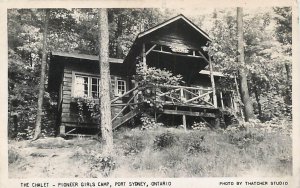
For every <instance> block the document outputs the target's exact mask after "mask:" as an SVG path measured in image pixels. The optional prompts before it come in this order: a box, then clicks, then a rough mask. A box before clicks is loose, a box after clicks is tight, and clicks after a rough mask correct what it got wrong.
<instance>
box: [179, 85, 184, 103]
mask: <svg viewBox="0 0 300 188" xmlns="http://www.w3.org/2000/svg"><path fill="white" fill-rule="evenodd" d="M180 100H181V102H184V94H183V88H180Z"/></svg>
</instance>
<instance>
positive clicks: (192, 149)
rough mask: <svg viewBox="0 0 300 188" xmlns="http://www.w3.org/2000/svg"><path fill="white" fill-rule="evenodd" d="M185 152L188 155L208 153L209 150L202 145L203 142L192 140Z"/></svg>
mask: <svg viewBox="0 0 300 188" xmlns="http://www.w3.org/2000/svg"><path fill="white" fill-rule="evenodd" d="M187 152H188V153H190V154H196V153H208V152H210V149H209V148H208V147H206V146H205V145H204V144H203V140H193V141H192V142H190V143H189V144H188V147H187Z"/></svg>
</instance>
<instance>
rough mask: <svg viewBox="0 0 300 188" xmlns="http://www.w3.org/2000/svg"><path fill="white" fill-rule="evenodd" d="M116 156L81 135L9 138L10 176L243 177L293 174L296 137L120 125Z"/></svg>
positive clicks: (240, 130) (255, 130)
mask: <svg viewBox="0 0 300 188" xmlns="http://www.w3.org/2000/svg"><path fill="white" fill-rule="evenodd" d="M114 145H115V149H114V151H115V155H114V156H113V157H112V158H111V157H106V156H102V155H101V153H102V152H101V143H100V142H98V141H96V140H91V139H86V138H85V139H83V138H75V139H72V140H64V139H62V138H46V139H40V140H37V141H35V142H32V143H30V142H28V141H19V142H17V141H10V142H9V177H11V178H30V177H31V178H33V177H40V178H42V177H57V178H58V177H60V178H61V177H66V178H68V177H82V178H85V177H86V178H90V177H103V176H109V177H228V176H230V177H236V176H237V177H242V176H259V177H261V176H271V177H274V176H288V175H291V173H292V139H291V136H290V135H289V134H288V133H286V132H285V131H282V130H281V131H278V130H275V131H272V130H271V131H270V130H268V129H266V128H263V129H260V128H243V127H242V128H231V129H228V130H226V131H224V130H217V131H211V130H191V131H187V132H185V131H184V130H182V129H175V128H156V129H153V130H143V131H142V130H139V129H133V130H125V129H124V130H119V131H117V132H115V133H114Z"/></svg>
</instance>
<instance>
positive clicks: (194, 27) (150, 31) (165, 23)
mask: <svg viewBox="0 0 300 188" xmlns="http://www.w3.org/2000/svg"><path fill="white" fill-rule="evenodd" d="M179 19H182V20H184V21H185V22H186V23H187V24H188V25H190V26H191V27H192V28H193V29H195V30H196V31H197V32H199V33H200V34H201V35H203V36H204V37H205V38H206V39H207V40H209V41H211V38H210V37H209V36H208V34H207V33H205V32H204V31H203V30H202V29H200V28H199V27H198V26H197V25H195V24H194V23H193V22H192V21H190V20H189V19H188V18H186V17H185V16H184V15H182V14H179V15H178V16H175V17H173V18H171V19H169V20H167V21H165V22H163V23H161V24H158V25H156V26H155V27H152V28H150V29H148V30H146V31H144V32H141V33H139V34H138V36H137V38H141V37H144V36H145V35H148V34H150V33H152V32H154V31H156V30H158V29H160V28H162V27H164V26H166V25H169V24H171V23H173V22H175V21H177V20H179Z"/></svg>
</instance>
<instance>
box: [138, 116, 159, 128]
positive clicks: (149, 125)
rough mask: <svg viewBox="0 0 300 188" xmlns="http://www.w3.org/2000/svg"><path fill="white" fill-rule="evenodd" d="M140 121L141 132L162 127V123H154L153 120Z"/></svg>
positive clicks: (143, 118) (143, 119)
mask: <svg viewBox="0 0 300 188" xmlns="http://www.w3.org/2000/svg"><path fill="white" fill-rule="evenodd" d="M141 121H142V128H141V129H142V130H148V129H155V128H157V127H161V126H163V123H157V122H155V119H154V118H150V117H142V118H141Z"/></svg>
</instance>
